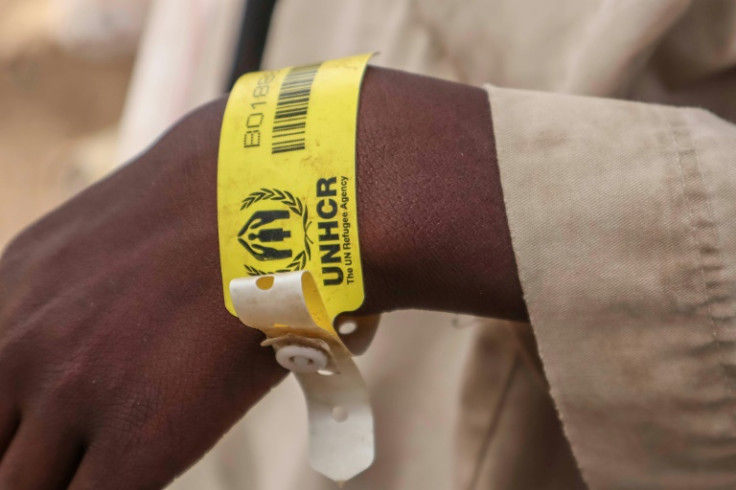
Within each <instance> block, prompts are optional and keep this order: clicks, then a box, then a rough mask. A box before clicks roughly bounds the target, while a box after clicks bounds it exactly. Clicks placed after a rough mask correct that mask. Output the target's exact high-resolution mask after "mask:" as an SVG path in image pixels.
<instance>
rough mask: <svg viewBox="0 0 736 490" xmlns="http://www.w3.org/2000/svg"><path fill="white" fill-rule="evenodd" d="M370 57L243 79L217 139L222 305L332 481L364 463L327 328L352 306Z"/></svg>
mask: <svg viewBox="0 0 736 490" xmlns="http://www.w3.org/2000/svg"><path fill="white" fill-rule="evenodd" d="M370 56H371V55H362V56H354V57H351V58H345V59H340V60H334V61H326V62H324V63H321V64H315V65H310V66H303V67H295V68H287V69H283V70H276V71H266V72H258V73H251V74H247V75H244V76H243V77H242V78H241V79H240V80H238V82H237V84H236V85H235V87H234V88H233V91H232V92H231V94H230V98H229V100H228V104H227V108H226V110H225V115H224V118H223V124H222V132H221V136H220V154H219V163H218V177H217V180H218V182H217V206H218V228H219V237H220V262H221V267H222V283H223V294H224V298H225V305H226V307H227V309H228V310H229V311H230V313H232V314H233V315H236V316H238V317H239V318H240V320H241V321H242V322H243V323H244V324H246V325H248V326H250V327H253V328H257V329H259V330H261V331H263V332H264V333H265V334H266V335H267V337H268V339H267V340H266V341H265V342H264V343H263V345H269V346H272V347H273V348H274V349H275V350H276V359H277V360H278V362H279V363H281V365H282V366H284V367H286V368H288V369H290V370H291V371H292V372H293V373H294V374H295V376H296V377H297V379H298V381H299V383H300V385H301V386H302V389H303V390H304V394H305V398H306V401H307V408H308V418H309V426H310V428H309V433H310V448H309V452H310V463H311V465H312V467H313V468H315V469H316V470H317V471H319V472H321V473H322V474H324V475H326V476H328V477H329V478H332V479H333V480H335V481H345V480H347V479H349V478H351V477H352V476H354V475H356V474H357V473H359V472H360V471H363V470H364V469H365V468H367V467H368V466H369V465H370V464H371V462H372V461H373V457H374V443H373V415H372V412H371V408H370V402H369V400H368V391H367V388H366V386H365V382H364V380H363V378H362V377H361V375H360V372H359V370H358V368H357V366H356V365H355V363H354V362H353V360H352V358H351V354H350V352H349V351H348V350H347V348H346V347H345V345H344V344H343V343H342V341H341V340H340V337H339V336H338V335H337V333H336V332H335V329H334V327H333V323H334V321H335V318H336V317H337V315H339V314H340V313H344V312H349V311H354V310H355V309H357V308H358V307H359V306H360V305H361V304H362V303H363V299H364V291H363V273H362V269H361V261H360V245H359V243H358V219H357V207H356V184H355V138H356V129H357V116H358V100H359V96H360V84H361V81H362V78H363V73H364V71H365V67H366V64H367V62H368V59H369V58H370Z"/></svg>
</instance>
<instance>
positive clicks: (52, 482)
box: [0, 418, 82, 490]
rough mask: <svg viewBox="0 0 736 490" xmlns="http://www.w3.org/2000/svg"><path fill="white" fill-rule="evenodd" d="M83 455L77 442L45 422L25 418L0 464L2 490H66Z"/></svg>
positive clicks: (0, 486) (0, 485)
mask: <svg viewBox="0 0 736 490" xmlns="http://www.w3.org/2000/svg"><path fill="white" fill-rule="evenodd" d="M81 452H82V446H81V443H80V442H79V440H78V439H74V438H72V437H70V436H69V435H65V434H64V433H63V431H59V430H58V428H57V427H53V426H52V424H50V423H48V422H45V421H43V420H38V419H35V420H31V419H29V418H25V419H24V420H23V423H22V424H21V425H20V427H19V428H18V432H17V433H16V435H15V437H14V438H13V441H12V443H11V444H10V446H9V447H8V449H7V451H6V453H5V456H4V457H3V459H2V462H0V488H12V489H13V490H26V489H28V490H37V489H56V488H64V486H65V485H66V483H67V482H68V481H69V479H70V477H71V475H72V474H73V473H74V470H75V467H76V465H77V463H78V462H79V459H80V457H81Z"/></svg>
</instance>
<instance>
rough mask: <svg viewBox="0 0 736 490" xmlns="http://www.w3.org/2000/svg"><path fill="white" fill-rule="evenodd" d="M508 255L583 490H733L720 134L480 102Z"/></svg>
mask: <svg viewBox="0 0 736 490" xmlns="http://www.w3.org/2000/svg"><path fill="white" fill-rule="evenodd" d="M487 88H488V92H489V94H490V101H491V109H492V114H493V125H494V132H495V138H496V143H497V151H498V158H499V163H500V168H501V177H502V184H503V190H504V197H505V200H506V206H507V212H508V218H509V225H510V228H511V235H512V239H513V245H514V250H515V253H516V258H517V261H518V265H519V271H520V276H521V282H522V286H523V289H524V294H525V298H526V302H527V305H528V308H529V312H530V316H531V322H532V325H533V327H534V331H535V334H536V336H537V340H538V343H539V349H540V353H541V357H542V360H543V363H544V369H545V372H546V375H547V377H548V379H549V382H550V384H551V390H552V395H553V398H554V400H555V403H556V406H557V409H558V411H559V413H560V416H561V419H562V421H563V425H564V428H565V433H566V435H567V437H568V439H569V440H570V442H571V444H572V448H573V452H574V454H575V457H576V459H577V461H578V464H579V465H580V467H581V469H582V472H583V475H584V477H585V479H586V481H587V482H588V484H589V485H590V486H591V488H637V489H641V488H668V489H701V488H708V489H715V488H724V489H725V488H729V489H732V488H736V325H735V322H734V306H735V305H734V303H735V302H736V287H735V285H734V278H735V277H736V127H735V126H734V125H732V124H729V123H727V122H724V121H723V120H720V119H718V118H717V117H715V116H713V115H711V114H710V113H708V112H705V111H702V110H699V109H678V108H671V107H664V106H657V105H648V104H640V103H634V102H624V101H614V100H608V99H598V98H593V97H577V96H568V95H557V94H549V93H541V92H530V91H521V90H509V89H501V88H496V87H490V86H489V87H487Z"/></svg>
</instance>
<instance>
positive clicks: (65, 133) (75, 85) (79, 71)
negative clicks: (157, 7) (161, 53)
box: [0, 0, 147, 246]
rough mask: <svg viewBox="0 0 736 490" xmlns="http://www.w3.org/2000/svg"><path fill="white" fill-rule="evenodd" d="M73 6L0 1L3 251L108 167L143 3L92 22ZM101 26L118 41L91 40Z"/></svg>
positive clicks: (56, 0)
mask: <svg viewBox="0 0 736 490" xmlns="http://www.w3.org/2000/svg"><path fill="white" fill-rule="evenodd" d="M80 3H82V2H74V1H68V0H2V1H0V110H1V111H2V117H0V246H3V245H4V244H5V243H6V242H7V241H8V240H9V239H10V238H11V237H12V236H13V235H14V234H15V233H16V232H17V231H18V230H19V229H20V228H22V227H23V226H25V225H27V224H28V223H30V222H31V221H33V220H34V219H35V218H37V217H38V216H39V215H40V214H42V213H44V212H46V211H47V210H50V209H51V208H53V207H54V206H55V205H57V204H58V203H59V202H61V201H62V200H64V199H65V198H67V197H68V196H70V195H71V194H73V193H74V192H76V191H77V190H79V189H80V188H82V187H84V186H85V185H86V184H87V183H88V182H90V181H92V180H94V179H95V178H97V177H98V176H99V175H100V174H102V173H104V172H105V171H106V169H108V168H111V167H112V166H113V165H114V155H115V151H116V143H117V129H118V127H119V121H120V116H121V113H122V110H123V105H124V101H125V95H126V90H127V87H128V84H129V81H130V76H131V72H132V68H133V60H134V54H135V49H136V45H137V42H138V39H139V37H140V29H141V27H142V20H143V15H144V14H145V10H146V7H147V2H142V1H129V2H127V3H128V4H130V5H131V6H132V5H133V4H136V7H135V8H126V9H120V10H118V12H120V14H122V15H121V17H115V16H112V17H106V16H103V17H105V18H95V19H90V18H89V17H87V18H85V17H84V16H75V15H74V11H75V10H78V9H80V5H79V4H80ZM100 3H102V2H100ZM120 3H122V2H120ZM123 10H125V11H124V12H123ZM106 22H121V24H120V25H119V26H117V27H119V29H118V34H119V36H120V39H119V40H118V41H121V40H123V38H124V42H108V43H107V44H106V45H103V44H97V43H95V42H94V39H93V38H95V37H97V38H103V37H104V34H105V32H110V30H109V29H108V28H107V27H106V26H105V25H104V23H106ZM123 24H124V25H123ZM123 31H124V32H123Z"/></svg>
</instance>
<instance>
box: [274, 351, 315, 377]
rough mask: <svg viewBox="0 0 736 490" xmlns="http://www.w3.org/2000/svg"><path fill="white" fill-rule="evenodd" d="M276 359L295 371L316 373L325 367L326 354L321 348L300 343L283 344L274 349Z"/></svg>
mask: <svg viewBox="0 0 736 490" xmlns="http://www.w3.org/2000/svg"><path fill="white" fill-rule="evenodd" d="M276 361H278V363H279V364H281V366H283V367H285V368H286V369H288V370H289V371H293V372H295V373H316V372H317V371H319V370H320V369H324V368H325V367H327V356H326V355H325V353H324V352H322V351H321V350H318V349H315V348H313V347H305V346H302V345H295V344H291V345H285V346H283V347H281V348H279V349H278V350H277V351H276Z"/></svg>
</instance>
